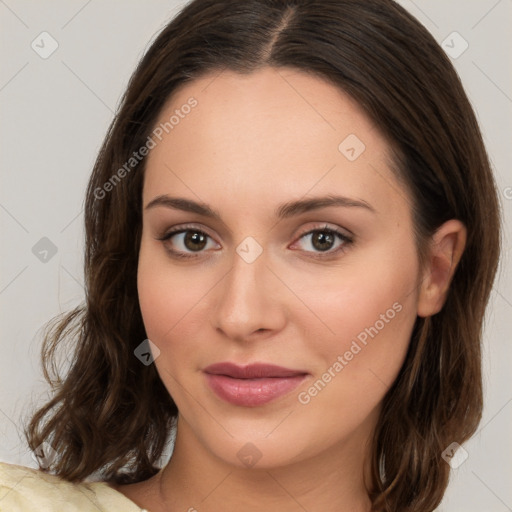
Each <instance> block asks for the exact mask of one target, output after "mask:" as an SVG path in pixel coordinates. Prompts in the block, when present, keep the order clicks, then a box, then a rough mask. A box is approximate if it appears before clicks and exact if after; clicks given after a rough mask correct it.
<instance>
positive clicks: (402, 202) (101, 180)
mask: <svg viewBox="0 0 512 512" xmlns="http://www.w3.org/2000/svg"><path fill="white" fill-rule="evenodd" d="M85 219H86V237H87V238H86V263H85V275H86V283H87V286H86V289H87V294H86V303H85V305H84V306H83V307H81V308H78V309H77V310H75V311H73V312H71V313H70V314H68V315H67V316H66V317H64V318H63V319H61V320H59V322H58V323H56V324H55V325H54V327H53V329H52V330H50V331H49V332H48V336H47V339H46V345H45V351H44V360H45V361H46V364H47V365H48V368H50V366H51V364H52V361H53V358H54V356H55V353H56V352H55V351H56V349H57V347H58V346H59V343H60V342H61V341H62V340H73V341H74V343H75V344H76V345H75V347H76V349H75V354H74V362H73V364H72V366H71V369H70V371H69V372H68V373H67V375H66V376H65V377H63V378H62V380H61V381H59V380H58V379H55V378H54V376H52V375H51V373H50V372H49V371H48V373H47V377H48V379H49V380H51V379H53V382H54V384H55V394H54V397H53V398H52V400H51V401H50V402H49V403H48V404H46V405H45V406H44V407H43V408H42V409H41V410H39V411H38V412H37V413H36V414H35V415H34V417H33V419H32V421H31V423H30V425H29V426H28V428H27V438H28V442H29V445H30V447H31V449H33V450H35V451H36V453H38V450H39V456H40V458H41V459H42V460H43V462H44V464H42V469H46V470H51V471H52V472H53V473H54V474H55V476H52V475H49V474H47V473H43V472H34V471H30V470H24V469H23V468H19V467H13V466H8V465H5V464H4V465H2V480H1V483H2V485H4V488H6V489H7V495H6V497H5V498H4V499H3V502H2V501H0V506H3V507H7V509H6V510H25V509H27V510H28V508H27V507H29V506H31V505H28V504H27V503H30V500H32V499H33V496H34V495H36V496H37V499H38V507H39V510H58V509H59V508H58V507H59V505H58V500H59V499H60V500H64V501H65V502H66V503H67V506H71V505H75V506H76V507H77V509H78V508H79V509H80V510H88V508H86V507H89V508H90V509H91V510H96V509H98V508H99V509H100V510H139V507H140V508H141V509H142V508H143V509H146V510H150V511H151V512H159V511H164V510H173V511H174V510H189V511H192V510H198V511H203V510H204V511H218V510H223V511H231V510H235V509H236V510H239V509H241V508H242V509H243V510H246V511H254V510H276V511H288V510H290V511H291V510H308V511H314V510H322V511H326V510H329V511H331V510H332V511H345V510H347V511H349V510H350V511H370V510H372V511H386V512H387V511H393V512H396V511H406V510H407V511H418V512H419V511H422V512H423V511H431V510H434V509H435V507H436V506H437V505H438V504H439V503H440V501H441V499H442V496H443V493H444V491H445V489H446V486H447V483H448V476H449V470H450V464H449V462H450V459H451V458H453V457H454V456H456V448H457V447H458V446H460V445H461V444H462V443H463V442H464V441H466V440H467V439H468V438H469V437H470V436H471V435H472V434H473V433H474V432H475V430H476V428H477V425H478V422H479V420H480V416H481V410H482V385H481V374H480V373H481V369H480V365H481V361H480V359H481V357H480V339H481V331H482V320H483V315H484V311H485V307H486V304H487V301H488V298H489V294H490V290H491V288H492V283H493V279H494V275H495V272H496V268H497V261H498V254H499V240H500V221H499V213H498V206H497V196H496V189H495V184H494V179H493V176H492V173H491V170H490V166H489V162H488V158H487V155H486V152H485V149H484V146H483V143H482V137H481V135H480V131H479V128H478V125H477V122H476V120H475V116H474V113H473V111H472V109H471V107H470V104H469V102H468V99H467V97H466V95H465V93H464V91H463V89H462V86H461V84H460V81H459V79H458V77H457V75H456V73H455V71H454V69H453V67H452V65H451V64H450V62H449V59H448V58H447V57H446V56H445V55H444V53H443V52H442V50H441V49H440V48H439V46H438V45H437V43H436V42H435V41H434V39H433V38H432V37H431V36H430V35H429V34H428V32H427V31H426V30H425V29H424V28H423V27H422V26H421V25H420V24H419V23H418V22H417V21H416V20H415V19H413V18H412V17H411V16H410V15H409V14H408V13H407V12H406V11H404V10H403V9H402V8H401V7H399V6H398V5H397V4H395V3H394V2H392V1H391V0H369V1H366V2H359V1H357V0H341V1H340V0H336V1H334V0H322V1H316V2H310V1H299V0H289V1H286V0H280V1H278V0H248V1H244V2H241V1H234V0H231V1H214V0H195V1H193V2H192V3H190V4H189V5H188V6H186V7H185V8H184V9H183V10H182V11H181V13H180V14H179V15H178V16H177V17H176V18H175V19H174V20H173V21H172V22H171V23H170V24H169V25H168V26H167V27H166V28H165V29H164V30H163V31H162V33H161V34H160V35H159V37H158V38H157V39H156V40H155V42H154V43H153V44H152V46H151V48H150V49H149V51H148V52H147V54H146V55H145V57H144V58H143V59H142V61H141V63H140V64H139V66H138V68H137V70H136V71H135V73H134V75H133V77H132V79H131V81H130V84H129V86H128V89H127V92H126V94H125V96H124V99H123V102H122V105H121V108H120V110H119V113H118V114H117V116H116V118H115V120H114V122H113V124H112V126H111V128H110V130H109V132H108V134H107V137H106V139H105V142H104V145H103V147H102V149H101V151H100V154H99V157H98V159H97V162H96V165H95V168H94V171H93V174H92V176H91V179H90V183H89V187H88V191H87V199H86V209H85ZM171 434H175V441H174V444H173V452H172V456H171V458H170V459H169V461H165V464H163V467H160V466H161V462H162V460H161V459H162V456H163V454H164V449H165V448H166V446H167V444H168V443H169V440H170V436H171ZM92 477H94V478H95V479H99V480H101V481H102V482H96V483H90V482H84V480H86V479H89V480H90V479H91V478H92ZM7 504H8V505H7ZM9 506H10V507H11V508H9ZM32 506H33V505H32ZM15 507H17V508H15ZM44 507H46V508H44ZM2 510H3V509H2Z"/></svg>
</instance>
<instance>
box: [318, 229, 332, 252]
mask: <svg viewBox="0 0 512 512" xmlns="http://www.w3.org/2000/svg"><path fill="white" fill-rule="evenodd" d="M333 243H334V236H333V235H332V233H328V232H326V231H317V233H316V235H313V246H314V247H315V249H318V250H319V251H327V250H328V249H330V248H331V247H332V244H333Z"/></svg>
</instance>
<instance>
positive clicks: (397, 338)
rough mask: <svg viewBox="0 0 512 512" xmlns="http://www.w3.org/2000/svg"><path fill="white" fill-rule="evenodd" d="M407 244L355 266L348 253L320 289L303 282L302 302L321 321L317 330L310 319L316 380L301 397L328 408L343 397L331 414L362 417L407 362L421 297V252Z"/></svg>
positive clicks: (305, 401) (377, 400)
mask: <svg viewBox="0 0 512 512" xmlns="http://www.w3.org/2000/svg"><path fill="white" fill-rule="evenodd" d="M409 245H410V241H409ZM409 245H407V244H404V246H403V247H405V248H407V249H403V250H402V253H401V257H400V258H397V257H396V253H393V252H390V251H389V250H386V251H384V250H383V251H382V252H380V254H379V251H374V252H373V253H372V257H371V260H370V259H368V260H366V259H364V258H361V260H359V261H358V262H357V263H354V264H352V265H351V266H350V268H348V260H347V267H346V268H344V269H343V270H339V271H337V273H333V274H332V275H331V276H325V277H324V278H321V279H320V280H319V279H318V278H317V279H315V280H314V281H315V288H314V289H315V290H316V293H313V292H309V293H308V294H307V289H308V285H311V284H312V283H309V282H304V281H303V282H302V286H303V288H302V290H303V293H304V294H305V295H303V297H304V301H305V302H306V303H308V304H309V305H310V308H311V309H312V310H314V311H318V316H319V319H320V320H321V321H322V323H320V322H319V321H318V320H316V328H315V330H313V325H314V322H313V320H310V324H309V327H310V332H311V333H312V334H311V337H310V340H309V344H310V350H311V353H312V354H315V355H316V356H317V364H316V366H315V370H316V372H315V379H316V380H314V381H312V382H310V383H309V386H310V387H308V388H307V389H305V394H304V395H302V403H304V404H306V403H308V404H310V405H312V406H313V407H319V408H322V409H323V410H329V407H330V406H329V404H338V407H336V408H332V407H331V410H332V415H333V418H332V419H333V421H334V419H335V418H336V417H338V416H339V414H342V415H343V416H344V417H345V419H347V420H348V419H349V418H351V421H354V422H355V423H357V422H358V421H361V420H362V418H363V417H364V416H365V415H366V414H368V413H369V411H370V410H372V409H373V408H374V407H376V406H377V405H378V404H379V402H380V401H381V400H382V398H383V397H384V395H385V393H386V392H387V390H388V389H389V388H390V386H391V385H392V384H393V382H394V380H395V379H396V376H397V374H398V372H399V370H400V368H401V366H402V364H403V360H404V358H405V355H406V353H407V349H408V346H409V342H410V336H411V333H412V329H413V327H414V323H415V321H416V302H417V293H415V291H416V290H415V283H416V279H417V275H418V267H417V259H416V256H415V249H414V247H409ZM317 277H318V276H317ZM320 290H322V293H320ZM306 294H307V295H306ZM322 324H323V325H322ZM325 326H327V327H328V328H329V331H328V330H327V328H326V327H325ZM305 329H306V325H305V324H303V326H302V330H303V331H305ZM315 332H316V335H315ZM340 411H343V412H341V413H340ZM328 414H331V413H328ZM355 423H354V424H355Z"/></svg>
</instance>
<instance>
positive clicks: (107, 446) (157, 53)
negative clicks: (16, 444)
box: [27, 0, 500, 512]
mask: <svg viewBox="0 0 512 512" xmlns="http://www.w3.org/2000/svg"><path fill="white" fill-rule="evenodd" d="M262 66H274V67H282V66H286V67H292V68H295V69H297V70H302V71H304V72H308V73H313V74H315V75H317V76H318V77H320V78H322V79H324V80H327V81H329V82H330V83H332V84H335V85H336V86H337V87H339V88H340V89H341V90H343V91H345V92H346V93H348V94H349V95H350V96H352V97H353V98H354V99H355V100H356V101H357V102H358V104H359V105H360V106H361V107H362V108H363V109H364V111H365V112H366V113H367V115H368V116H369V117H370V118H371V119H372V120H373V122H374V123H375V125H376V126H377V127H378V128H379V129H380V131H381V133H382V134H383V135H384V136H386V137H387V138H388V140H389V141H390V144H391V146H392V149H393V152H394V155H395V158H394V167H395V171H396V174H397V176H398V177H399V178H400V179H401V180H402V182H403V183H405V185H406V187H407V188H408V190H409V191H410V193H411V197H412V198H413V205H412V208H413V215H414V223H415V230H416V233H415V234H416V239H417V244H418V254H419V255H420V259H421V261H422V262H423V261H424V256H425V254H426V252H425V251H426V248H427V244H428V240H429V237H430V236H431V235H432V234H433V233H434V232H435V230H436V228H438V227H439V226H440V225H441V224H442V223H443V222H445V221H446V220H448V219H452V218H456V219H459V220H460V221H462V222H463V223H464V224H465V225H466V227H467V229H468V238H467V245H466V249H465V252H464V254H463V256H462V259H461V261H460V264H459V266H458V268H457V270H456V272H455V275H454V277H453V280H452V283H451V288H450V292H449V294H448V297H447V300H446V303H445V305H444V308H443V309H442V310H441V312H439V313H438V314H436V315H434V316H432V317H429V318H419V317H418V318H417V320H416V324H415V326H414V330H413V334H412V337H411V342H410V348H409V351H408V354H407V357H406V360H405V362H404V365H403V367H402V369H401V371H400V374H399V375H398V377H397V379H396V381H395V383H394V384H393V386H392V388H391V389H390V390H389V392H388V393H387V394H386V396H385V399H384V403H383V409H382V414H381V417H380V420H379V423H378V425H377V429H376V431H375V436H374V443H373V458H372V466H373V473H372V475H373V476H372V482H371V489H369V493H370V496H371V498H372V501H373V506H374V510H384V511H393V512H397V511H403V510H408V511H430V510H433V509H434V508H435V507H436V506H437V505H438V504H439V502H440V501H441V499H442V496H443V493H444V491H445V489H446V486H447V483H448V476H449V469H450V467H449V465H448V464H447V463H446V462H445V461H444V460H443V459H442V457H441V454H442V452H443V450H444V449H445V448H446V447H447V446H448V445H450V444H451V443H452V442H453V441H456V442H458V443H460V444H462V443H463V442H464V441H466V440H467V439H468V438H469V437H470V436H471V435H472V434H473V433H474V432H475V430H476V428H477V425H478V423H479V421H480V417H481V410H482V384H481V353H480V340H481V335H482V326H483V319H484V312H485V308H486V305H487V301H488V298H489V294H490V291H491V287H492V283H493V280H494V276H495V273H496V269H497V264H498V256H499V248H500V215H499V208H498V199H497V193H496V187H495V183H494V178H493V175H492V172H491V169H490V165H489V161H488V157H487V155H486V151H485V148H484V145H483V142H482V137H481V134H480V130H479V127H478V125H477V121H476V119H475V115H474V113H473V111H472V109H471V106H470V103H469V101H468V99H467V97H466V95H465V93H464V90H463V88H462V85H461V83H460V80H459V78H458V76H457V74H456V72H455V70H454V68H453V66H452V64H451V63H450V61H449V59H448V58H447V57H446V56H445V54H444V52H443V51H442V50H441V48H440V47H439V46H438V44H437V43H436V41H435V40H434V39H433V37H432V36H431V35H430V34H429V33H428V31H427V30H426V29H425V28H424V27H423V26H422V25H421V24H420V23H419V22H418V21H417V20H415V19H414V18H413V17H412V16H411V15H410V14H408V13H407V12H406V11H405V10H404V9H403V8H401V7H400V6H399V5H397V4H396V3H395V2H393V1H391V0H365V1H364V2H362V1H360V0H315V1H311V0H309V1H308V0H243V1H241V0H195V1H193V2H191V3H190V4H188V5H187V6H186V7H184V9H183V10H182V11H181V12H180V13H179V15H178V16H177V17H176V18H175V19H174V20H172V21H171V22H170V23H169V24H168V25H167V26H166V27H165V28H164V30H163V31H162V32H161V33H160V34H159V36H158V37H157V38H156V40H155V41H154V43H153V44H152V45H151V47H150V48H149V50H148V51H147V53H146V55H145V56H144V57H143V59H142V60H141V62H140V63H139V65H138V67H137V69H136V71H135V73H134V74H133V76H132V78H131V81H130V83H129V86H128V89H127V91H126V93H125V95H124V97H123V100H122V104H121V106H120V108H119V111H118V113H117V114H116V116H115V119H114V121H113V122H112V125H111V127H110V129H109V131H108V133H107V136H106V138H105V141H104V143H103V146H102V148H101V151H100V153H99V156H98V159H97V161H96V164H95V167H94V170H93V173H92V176H91V179H90V182H89V186H88V189H87V196H86V203H85V227H86V254H85V282H86V302H85V304H84V305H83V306H82V307H79V308H77V309H76V310H74V311H72V312H71V313H69V314H67V315H66V316H65V317H64V318H59V319H57V320H56V321H55V323H53V324H51V328H49V330H48V331H47V333H46V337H45V343H44V346H43V361H44V365H45V375H46V378H47V379H48V380H49V381H50V382H51V383H52V384H53V385H54V396H53V398H52V399H51V400H50V401H49V402H48V403H47V404H46V405H45V406H44V407H42V408H41V409H40V410H39V411H38V412H37V413H36V414H35V415H34V416H33V418H32V421H31V422H30V425H29V426H28V427H27V438H28V442H29V445H30V447H31V448H32V449H35V448H36V447H37V446H39V445H40V444H41V443H42V442H43V441H44V440H47V441H48V442H49V443H51V444H52V446H53V448H54V449H55V450H56V451H57V453H58V457H57V459H56V460H55V461H54V463H53V464H52V465H51V467H50V469H52V470H53V471H54V472H56V473H57V474H58V475H60V476H61V477H63V478H65V479H68V480H70V481H78V480H81V479H84V478H86V477H87V476H89V475H91V474H92V473H93V472H97V471H98V472H100V474H101V475H102V477H103V479H104V480H106V481H110V482H116V483H128V482H137V481H141V480H145V479H147V478H149V477H150V476H152V475H153V474H155V473H156V471H157V470H158V468H157V467H156V464H157V461H158V459H159V457H160V456H161V455H162V452H163V450H164V448H165V445H166V442H167V441H168V439H169V433H170V429H171V426H172V422H173V420H174V418H175V417H176V415H177V408H176V405H175V404H174V402H173V400H172V398H171V397H170V396H169V393H168V392H167V390H166V388H165V387H164V385H163V384H162V382H161V380H160V378H159V376H158V374H157V371H156V368H155V366H154V365H150V366H147V367H145V366H143V365H142V364H141V363H140V361H139V360H138V359H137V358H136V357H135V356H134V353H133V351H134V349H135V348H136V347H137V346H138V345H139V344H140V343H141V341H142V340H144V339H145V338H146V334H145V330H144V325H143V321H142V317H141V312H140V309H139V304H138V296H137V287H136V272H137V261H138V251H139V244H140V236H141V218H142V214H141V190H142V183H143V175H144V164H145V161H144V160H143V161H142V162H141V163H140V164H138V166H137V167H136V168H134V169H133V170H131V173H130V175H129V176H127V177H126V178H124V179H122V180H120V181H119V183H116V185H115V186H114V187H110V188H111V189H112V190H109V192H108V193H102V194H101V197H99V196H100V194H98V190H101V189H102V187H103V186H104V184H105V183H106V182H107V181H109V179H111V177H112V175H113V174H114V173H115V172H116V170H117V169H119V168H121V167H122V166H123V164H125V162H127V161H128V159H129V158H130V156H131V155H132V153H133V152H134V150H137V149H138V148H140V147H142V146H143V145H144V144H145V143H146V140H147V137H148V136H149V135H150V133H151V130H152V129H153V128H154V125H155V123H156V120H157V117H158V115H159V113H160V112H161V110H162V107H163V105H164V104H165V103H166V102H167V101H168V100H169V98H170V97H171V95H172V94H173V93H174V92H175V91H176V90H177V88H178V87H179V86H180V85H182V84H186V82H188V81H190V80H193V79H195V78H198V77H200V76H202V75H205V74H206V73H208V72H214V71H221V70H222V69H230V70H233V71H237V72H240V73H250V72H252V71H254V70H257V69H258V68H261V67H262ZM63 340H68V341H70V342H71V343H72V349H73V351H74V352H73V353H74V357H73V360H72V364H71V367H70V369H69V371H67V373H66V376H65V378H64V379H60V378H59V377H58V374H59V371H58V368H57V367H56V364H55V361H56V350H57V348H58V347H59V346H60V345H61V343H60V342H61V341H63Z"/></svg>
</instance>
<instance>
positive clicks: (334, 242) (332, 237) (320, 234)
mask: <svg viewBox="0 0 512 512" xmlns="http://www.w3.org/2000/svg"><path fill="white" fill-rule="evenodd" d="M299 240H304V244H303V247H302V250H304V251H308V252H320V253H322V252H323V253H325V252H336V250H337V249H339V248H340V247H341V246H342V245H348V244H350V243H351V242H352V240H351V239H350V238H349V237H348V236H346V235H343V234H342V233H340V232H338V231H336V230H333V229H328V228H324V229H315V230H312V231H309V232H308V233H306V234H304V235H302V236H301V237H300V239H299Z"/></svg>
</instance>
